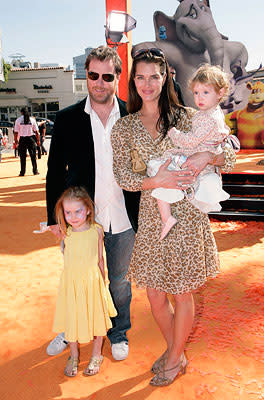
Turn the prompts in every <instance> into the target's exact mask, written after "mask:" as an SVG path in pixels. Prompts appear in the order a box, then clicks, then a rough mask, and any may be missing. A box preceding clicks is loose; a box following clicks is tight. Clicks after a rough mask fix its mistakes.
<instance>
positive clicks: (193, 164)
mask: <svg viewBox="0 0 264 400" xmlns="http://www.w3.org/2000/svg"><path fill="white" fill-rule="evenodd" d="M212 155H213V154H212V153H210V152H209V151H204V152H200V153H195V154H192V155H191V156H189V157H188V158H187V160H186V161H185V163H183V164H182V168H183V169H185V170H188V171H191V172H192V174H193V175H194V176H195V177H196V176H197V175H199V173H200V172H201V171H202V170H203V169H204V168H205V167H206V166H207V165H208V164H210V163H211V160H212Z"/></svg>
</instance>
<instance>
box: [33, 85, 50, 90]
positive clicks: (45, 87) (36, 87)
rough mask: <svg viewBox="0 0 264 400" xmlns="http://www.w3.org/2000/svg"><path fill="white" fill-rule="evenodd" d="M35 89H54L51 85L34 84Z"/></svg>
mask: <svg viewBox="0 0 264 400" xmlns="http://www.w3.org/2000/svg"><path fill="white" fill-rule="evenodd" d="M33 89H38V90H39V89H52V86H51V85H40V86H39V85H33Z"/></svg>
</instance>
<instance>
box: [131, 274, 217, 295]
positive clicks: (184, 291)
mask: <svg viewBox="0 0 264 400" xmlns="http://www.w3.org/2000/svg"><path fill="white" fill-rule="evenodd" d="M219 273H220V271H216V272H215V273H214V274H211V275H208V276H207V279H205V280H204V281H203V282H199V283H197V284H194V285H192V286H190V287H189V288H188V290H187V289H183V290H175V291H173V292H172V291H166V290H165V289H164V288H160V287H154V285H144V284H139V283H138V282H137V281H136V279H134V278H131V277H126V279H127V280H128V281H129V282H131V283H135V285H136V288H137V289H140V290H142V289H155V290H158V291H159V292H165V293H167V294H172V295H174V294H184V293H189V292H191V291H193V290H196V289H200V288H201V287H202V286H204V285H205V284H206V283H207V282H208V281H209V280H210V279H214V278H216V276H217V275H218V274H219Z"/></svg>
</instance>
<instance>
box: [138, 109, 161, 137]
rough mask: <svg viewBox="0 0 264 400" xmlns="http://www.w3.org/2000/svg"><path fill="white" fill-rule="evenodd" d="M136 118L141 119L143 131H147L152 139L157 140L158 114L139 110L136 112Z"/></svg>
mask: <svg viewBox="0 0 264 400" xmlns="http://www.w3.org/2000/svg"><path fill="white" fill-rule="evenodd" d="M138 116H139V117H141V118H140V119H141V122H142V124H143V125H144V127H145V129H146V130H147V131H148V133H149V134H150V136H151V137H152V139H154V140H155V139H157V137H158V136H159V132H158V131H157V122H158V119H159V113H158V112H155V113H148V112H147V113H145V112H142V111H141V110H140V111H139V112H138Z"/></svg>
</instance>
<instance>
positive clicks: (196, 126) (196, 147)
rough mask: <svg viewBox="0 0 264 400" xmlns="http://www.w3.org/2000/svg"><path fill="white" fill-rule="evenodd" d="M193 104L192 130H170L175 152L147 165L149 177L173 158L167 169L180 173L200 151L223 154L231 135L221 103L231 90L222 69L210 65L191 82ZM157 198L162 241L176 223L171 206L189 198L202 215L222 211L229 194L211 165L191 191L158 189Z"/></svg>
mask: <svg viewBox="0 0 264 400" xmlns="http://www.w3.org/2000/svg"><path fill="white" fill-rule="evenodd" d="M190 88H191V90H192V92H193V96H194V101H195V104H196V105H197V107H198V108H199V109H200V111H198V112H197V113H196V114H195V116H194V117H193V119H192V130H191V131H190V132H181V131H179V130H177V129H176V128H172V129H170V131H169V132H168V136H169V137H170V139H171V141H172V143H173V144H174V146H175V148H174V149H172V150H170V151H167V152H165V153H164V154H163V156H162V157H161V158H160V159H152V160H150V162H149V163H148V170H147V173H148V175H149V176H154V175H156V173H157V172H158V169H159V167H160V166H161V165H162V164H163V163H164V162H165V161H166V160H167V159H168V158H171V163H170V165H169V167H168V169H170V170H179V169H181V166H182V165H183V164H184V162H185V161H186V159H187V157H188V156H190V155H191V154H194V153H197V152H199V151H201V152H202V151H210V152H212V153H215V154H216V155H217V154H220V153H221V152H222V147H221V144H222V143H223V142H224V141H225V139H226V138H227V136H228V134H229V128H228V127H227V126H226V125H225V122H224V114H223V112H222V110H221V108H220V106H219V103H220V102H221V100H222V99H223V97H225V96H226V94H227V91H228V88H229V79H228V76H227V74H225V73H224V72H223V71H222V70H221V69H220V67H216V66H211V65H209V64H206V65H203V66H201V67H200V68H199V69H198V70H197V71H196V73H195V75H194V76H193V78H192V79H191V81H190ZM152 196H153V197H155V198H157V201H158V207H159V211H160V214H161V219H162V223H163V228H162V232H161V236H160V240H162V239H163V238H164V237H165V236H166V235H167V234H168V232H169V231H170V229H171V228H172V227H173V226H174V225H175V224H176V222H177V220H176V218H174V217H173V216H172V215H171V210H170V203H175V202H176V201H179V200H182V199H183V198H184V196H186V197H187V198H188V199H189V201H190V202H191V203H192V204H193V205H194V206H195V207H197V208H198V209H199V210H200V211H202V212H204V213H208V212H209V211H220V210H221V206H220V204H219V202H220V201H223V200H226V199H228V198H229V194H228V193H226V192H225V191H224V190H223V189H222V181H221V178H220V173H219V170H218V168H216V167H214V166H213V165H208V166H207V167H206V168H205V169H204V170H203V171H202V172H201V173H200V174H199V175H198V177H197V179H196V182H195V183H194V185H193V187H192V188H189V189H187V188H186V190H184V191H181V190H177V189H165V188H157V189H154V190H153V191H152Z"/></svg>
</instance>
